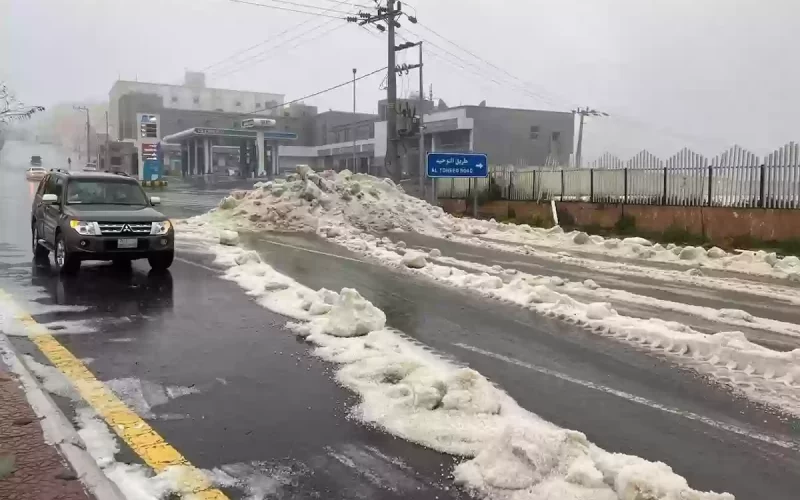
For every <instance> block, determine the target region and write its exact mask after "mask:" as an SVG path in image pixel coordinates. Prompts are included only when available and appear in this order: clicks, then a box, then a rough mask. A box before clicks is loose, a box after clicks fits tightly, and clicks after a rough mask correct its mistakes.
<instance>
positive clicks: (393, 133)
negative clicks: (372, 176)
mask: <svg viewBox="0 0 800 500" xmlns="http://www.w3.org/2000/svg"><path fill="white" fill-rule="evenodd" d="M386 12H387V15H388V16H389V22H388V24H389V44H388V46H387V49H388V56H389V59H388V63H387V66H388V68H387V71H389V74H388V79H387V83H386V160H385V164H386V170H387V172H388V173H389V175H390V176H391V177H392V179H393V180H394V181H395V182H399V181H400V180H401V179H402V177H403V172H402V169H401V168H400V165H398V161H397V159H398V158H397V73H396V71H395V48H394V38H395V32H394V29H395V23H396V22H397V21H395V19H394V16H395V12H394V0H386Z"/></svg>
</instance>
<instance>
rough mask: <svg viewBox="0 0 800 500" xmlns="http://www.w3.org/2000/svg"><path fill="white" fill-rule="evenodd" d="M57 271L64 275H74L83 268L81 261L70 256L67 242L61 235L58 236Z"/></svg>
mask: <svg viewBox="0 0 800 500" xmlns="http://www.w3.org/2000/svg"><path fill="white" fill-rule="evenodd" d="M54 257H55V259H54V260H55V261H56V271H58V272H60V273H64V274H73V273H75V272H77V271H78V269H79V268H80V267H81V261H80V260H78V259H76V258H75V257H74V256H72V255H70V252H69V250H67V242H66V241H64V236H62V235H61V234H60V233H59V234H57V235H56V252H55V256H54Z"/></svg>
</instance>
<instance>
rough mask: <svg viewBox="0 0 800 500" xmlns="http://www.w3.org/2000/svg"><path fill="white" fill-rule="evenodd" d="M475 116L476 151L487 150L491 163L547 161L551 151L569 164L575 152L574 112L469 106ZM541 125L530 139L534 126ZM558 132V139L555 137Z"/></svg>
mask: <svg viewBox="0 0 800 500" xmlns="http://www.w3.org/2000/svg"><path fill="white" fill-rule="evenodd" d="M466 111H467V116H468V117H471V118H474V120H475V137H474V139H473V140H474V151H478V152H481V153H488V155H489V161H490V162H491V164H492V165H544V164H545V161H546V160H547V157H548V155H550V154H551V153H552V154H553V156H554V157H557V158H558V160H559V162H560V163H561V164H563V165H566V164H567V163H568V162H569V156H570V154H572V142H573V136H574V133H575V123H574V118H573V116H572V113H561V112H554V111H536V110H523V109H508V108H491V107H480V106H468V107H467V108H466ZM534 126H536V127H539V132H538V138H536V139H531V127H534ZM553 132H558V133H559V138H558V141H557V142H556V141H553V140H552V137H553V136H552V134H553Z"/></svg>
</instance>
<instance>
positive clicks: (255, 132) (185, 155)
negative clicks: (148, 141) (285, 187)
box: [162, 119, 297, 177]
mask: <svg viewBox="0 0 800 500" xmlns="http://www.w3.org/2000/svg"><path fill="white" fill-rule="evenodd" d="M248 121H249V122H250V123H251V124H252V123H253V122H254V121H255V122H256V123H258V121H260V120H258V119H256V120H252V119H251V120H245V121H244V124H245V126H246V125H247V123H248ZM272 122H273V123H274V121H272ZM162 140H163V141H164V142H166V143H169V144H178V145H180V156H181V168H182V174H183V175H189V176H191V175H205V174H210V173H212V172H213V171H214V168H213V167H214V164H213V154H212V152H213V151H214V149H215V148H216V149H220V147H221V146H226V147H228V148H231V147H236V148H238V149H239V168H240V173H241V174H242V175H244V176H246V177H264V176H272V175H277V174H278V173H279V172H280V146H281V144H290V143H292V142H293V141H296V140H297V134H296V133H294V132H283V131H278V130H269V125H267V126H264V127H261V126H257V125H251V128H209V127H194V128H190V129H187V130H183V131H181V132H178V133H177V134H172V135H168V136H166V137H164V138H163V139H162Z"/></svg>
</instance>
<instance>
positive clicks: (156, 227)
mask: <svg viewBox="0 0 800 500" xmlns="http://www.w3.org/2000/svg"><path fill="white" fill-rule="evenodd" d="M170 228H172V224H171V223H170V222H169V221H168V220H165V221H162V222H153V225H152V226H151V227H150V234H154V235H158V236H161V235H164V234H167V233H168V232H169V230H170Z"/></svg>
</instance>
